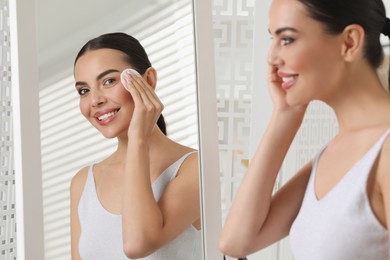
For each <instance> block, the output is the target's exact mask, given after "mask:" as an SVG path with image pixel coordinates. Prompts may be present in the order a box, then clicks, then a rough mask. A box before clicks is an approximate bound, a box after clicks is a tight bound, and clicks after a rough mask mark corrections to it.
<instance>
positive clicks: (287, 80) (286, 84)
mask: <svg viewBox="0 0 390 260" xmlns="http://www.w3.org/2000/svg"><path fill="white" fill-rule="evenodd" d="M282 80H283V83H282V88H283V89H284V90H288V89H289V88H291V87H292V86H293V85H294V84H295V82H296V81H297V77H296V76H289V77H282Z"/></svg>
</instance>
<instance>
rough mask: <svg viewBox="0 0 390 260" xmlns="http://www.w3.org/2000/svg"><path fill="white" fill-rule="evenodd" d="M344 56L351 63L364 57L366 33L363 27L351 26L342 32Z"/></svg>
mask: <svg viewBox="0 0 390 260" xmlns="http://www.w3.org/2000/svg"><path fill="white" fill-rule="evenodd" d="M341 36H342V44H343V46H342V48H341V51H342V53H341V54H342V56H343V57H344V60H345V61H348V62H351V61H354V60H356V59H358V58H361V57H363V47H364V37H365V32H364V29H363V27H362V26H360V25H357V24H351V25H348V26H347V27H345V29H344V31H343V32H342V35H341Z"/></svg>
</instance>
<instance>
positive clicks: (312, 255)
mask: <svg viewBox="0 0 390 260" xmlns="http://www.w3.org/2000/svg"><path fill="white" fill-rule="evenodd" d="M389 134H390V129H389V130H388V131H386V132H385V133H384V134H383V135H382V137H381V138H380V139H379V141H377V142H376V143H375V144H374V146H373V147H371V149H370V150H369V151H368V152H367V153H366V154H365V155H364V156H363V157H362V158H361V159H360V160H359V161H358V162H357V163H355V165H354V166H353V167H352V168H351V169H350V170H349V171H348V172H347V173H346V175H345V176H344V177H343V178H342V179H341V180H340V182H339V183H338V184H336V186H335V187H334V188H333V189H332V190H330V191H329V192H328V193H327V194H326V195H325V197H323V198H322V199H321V200H318V199H317V197H316V195H315V190H314V180H315V176H316V168H317V163H318V159H319V157H320V155H321V152H322V151H323V150H322V151H321V152H320V153H319V154H318V155H317V156H316V157H315V159H314V161H313V169H312V173H311V176H310V179H309V182H308V185H307V188H306V193H305V196H304V199H303V202H302V206H301V209H300V211H299V213H298V216H297V217H296V219H295V221H294V223H293V225H292V227H291V230H290V243H291V247H292V251H293V255H294V258H295V259H297V260H385V259H389V248H388V247H389V244H388V243H389V242H388V231H387V230H386V228H385V227H384V226H383V225H381V224H380V223H379V221H378V220H377V218H376V217H375V215H374V213H373V211H372V209H371V205H370V201H369V199H368V195H367V192H366V188H367V180H368V176H369V173H370V171H371V168H372V166H373V164H374V162H375V160H376V159H377V157H378V154H379V152H380V151H381V148H382V146H383V143H384V142H385V140H386V137H387V136H388V135H389ZM389 224H390V223H389Z"/></svg>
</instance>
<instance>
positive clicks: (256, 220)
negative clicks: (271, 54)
mask: <svg viewBox="0 0 390 260" xmlns="http://www.w3.org/2000/svg"><path fill="white" fill-rule="evenodd" d="M281 83H282V79H281V78H280V77H279V76H278V75H277V68H276V67H273V66H270V70H269V86H270V93H271V96H272V99H273V102H274V112H273V114H272V117H271V120H270V123H269V125H268V127H267V130H266V131H265V133H264V136H263V137H262V139H261V142H260V144H259V146H258V149H257V151H256V153H255V155H254V157H253V158H252V160H251V163H250V166H249V169H248V171H247V173H246V174H245V176H244V178H243V180H242V183H241V185H240V188H239V190H238V192H237V194H236V197H235V199H234V201H233V204H232V206H231V208H230V210H229V213H228V216H227V218H226V221H225V223H224V227H223V229H222V234H221V239H220V249H221V251H222V252H223V253H225V254H226V255H229V256H233V257H243V256H245V255H247V254H249V253H251V252H253V251H256V250H258V249H260V248H263V247H265V246H267V245H269V244H271V243H273V242H275V241H277V240H279V239H281V238H282V237H283V236H285V235H286V234H287V233H288V230H289V226H290V225H291V223H292V220H293V218H294V216H295V215H296V213H297V212H298V210H299V205H300V204H301V201H302V197H303V193H304V190H305V186H306V183H307V180H308V176H309V173H310V169H311V165H310V164H308V165H306V166H305V167H304V168H303V169H302V170H301V171H300V172H299V173H298V174H297V176H296V177H294V178H293V179H292V180H291V181H290V183H289V184H288V185H286V186H285V187H284V188H283V189H281V190H280V191H279V192H278V194H277V195H275V197H274V198H272V191H273V187H274V184H275V180H276V177H277V174H278V172H279V169H280V167H281V165H282V162H283V160H284V158H285V156H286V153H287V151H288V149H289V147H290V145H291V143H292V141H293V139H294V137H295V135H296V133H297V131H298V129H299V127H300V125H301V123H302V120H303V116H304V113H305V110H306V106H299V107H291V106H290V105H289V104H288V103H287V102H286V92H285V91H284V90H283V89H282V88H281ZM243 220H245V221H243Z"/></svg>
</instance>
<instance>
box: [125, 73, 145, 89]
mask: <svg viewBox="0 0 390 260" xmlns="http://www.w3.org/2000/svg"><path fill="white" fill-rule="evenodd" d="M125 74H130V75H134V76H141V75H140V74H139V73H138V71H136V70H134V69H125V70H123V71H122V73H121V82H122V85H123V87H125V89H126V90H127V91H129V89H128V88H127V82H126V80H125V77H124V76H125Z"/></svg>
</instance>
